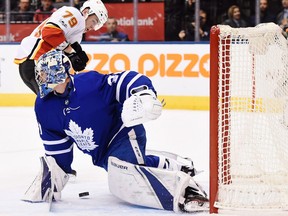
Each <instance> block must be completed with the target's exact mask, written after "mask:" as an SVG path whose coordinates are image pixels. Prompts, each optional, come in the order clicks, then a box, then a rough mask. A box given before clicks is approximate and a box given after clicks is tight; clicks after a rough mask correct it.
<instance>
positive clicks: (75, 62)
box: [65, 51, 88, 71]
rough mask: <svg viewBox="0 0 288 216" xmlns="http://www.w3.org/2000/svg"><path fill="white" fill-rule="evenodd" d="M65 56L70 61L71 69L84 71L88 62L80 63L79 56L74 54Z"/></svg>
mask: <svg viewBox="0 0 288 216" xmlns="http://www.w3.org/2000/svg"><path fill="white" fill-rule="evenodd" d="M82 52H83V51H82ZM65 54H66V56H67V57H68V58H69V59H70V61H71V64H72V67H73V69H74V70H75V71H82V70H84V69H85V67H86V63H87V61H88V60H87V61H86V62H84V61H82V60H81V58H80V56H79V55H78V54H77V53H76V52H73V53H65Z"/></svg>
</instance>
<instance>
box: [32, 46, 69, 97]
mask: <svg viewBox="0 0 288 216" xmlns="http://www.w3.org/2000/svg"><path fill="white" fill-rule="evenodd" d="M70 69H71V63H70V60H69V58H68V57H67V56H66V55H64V53H63V52H62V51H59V50H51V51H49V52H47V53H45V54H43V55H42V56H40V58H39V59H38V62H37V64H36V67H35V79H36V82H37V84H38V86H39V90H40V97H41V98H43V97H45V96H46V95H48V94H49V93H50V92H52V91H53V88H54V87H55V86H56V85H58V84H61V83H64V82H65V80H66V78H67V77H68V76H69V74H70Z"/></svg>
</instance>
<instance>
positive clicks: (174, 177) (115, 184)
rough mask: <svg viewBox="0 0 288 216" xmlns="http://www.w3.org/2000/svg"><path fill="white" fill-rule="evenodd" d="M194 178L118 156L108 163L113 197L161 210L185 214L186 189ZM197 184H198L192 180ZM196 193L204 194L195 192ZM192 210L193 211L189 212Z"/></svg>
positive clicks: (109, 181) (186, 202)
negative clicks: (129, 161) (141, 164)
mask: <svg viewBox="0 0 288 216" xmlns="http://www.w3.org/2000/svg"><path fill="white" fill-rule="evenodd" d="M191 179H192V177H191V176H190V175H188V174H186V173H184V172H181V171H168V170H163V169H158V168H151V167H145V166H139V165H134V164H131V163H127V162H125V161H121V160H119V159H117V158H115V157H109V160H108V183H109V189H110V191H111V193H112V194H114V195H115V196H117V197H118V198H120V199H122V200H124V201H126V202H129V203H132V204H135V205H140V206H146V207H151V208H157V209H165V210H172V211H175V212H178V211H184V210H183V209H184V208H181V207H182V206H187V205H188V203H190V202H188V198H191V196H189V197H188V195H187V192H186V188H187V187H188V186H190V187H192V186H193V187H197V185H196V184H194V185H193V184H191V182H190V180H191ZM192 182H194V181H192ZM195 191H201V190H199V189H198V187H197V190H196V189H195ZM188 210H189V209H188ZM188 210H185V211H188Z"/></svg>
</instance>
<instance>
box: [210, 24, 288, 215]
mask: <svg viewBox="0 0 288 216" xmlns="http://www.w3.org/2000/svg"><path fill="white" fill-rule="evenodd" d="M210 33H211V34H210V213H217V212H218V211H231V210H238V211H256V210H259V211H267V210H268V211H270V210H271V211H273V212H274V211H286V213H288V212H287V210H288V49H287V40H286V38H285V37H284V36H283V34H282V30H281V28H280V27H279V26H277V25H276V24H274V23H267V24H260V25H258V26H256V27H249V28H231V27H229V26H226V25H217V26H213V27H212V28H211V32H210ZM286 84H287V86H286Z"/></svg>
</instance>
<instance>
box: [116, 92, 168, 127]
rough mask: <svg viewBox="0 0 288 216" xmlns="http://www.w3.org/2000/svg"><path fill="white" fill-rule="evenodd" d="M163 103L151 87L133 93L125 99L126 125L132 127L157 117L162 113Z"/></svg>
mask: <svg viewBox="0 0 288 216" xmlns="http://www.w3.org/2000/svg"><path fill="white" fill-rule="evenodd" d="M162 107H163V104H162V103H161V102H160V101H159V100H158V99H157V97H156V95H155V93H154V92H153V91H152V90H151V89H147V90H142V91H139V92H137V93H135V94H132V95H131V96H130V97H129V98H128V99H126V100H125V101H124V104H123V110H122V114H121V117H122V121H123V124H124V126H125V127H132V126H135V125H139V124H142V123H144V122H147V121H150V120H155V119H157V118H158V117H159V116H160V115H161V113H162Z"/></svg>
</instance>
